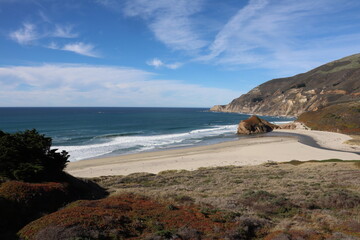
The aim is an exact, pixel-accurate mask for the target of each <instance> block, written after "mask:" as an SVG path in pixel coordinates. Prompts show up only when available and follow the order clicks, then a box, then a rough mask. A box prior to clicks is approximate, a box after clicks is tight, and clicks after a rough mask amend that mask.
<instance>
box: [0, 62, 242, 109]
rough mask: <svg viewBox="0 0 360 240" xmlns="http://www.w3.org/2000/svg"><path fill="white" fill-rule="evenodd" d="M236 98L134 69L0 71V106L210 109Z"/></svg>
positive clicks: (228, 92) (234, 94)
mask: <svg viewBox="0 0 360 240" xmlns="http://www.w3.org/2000/svg"><path fill="white" fill-rule="evenodd" d="M238 94H239V92H236V91H232V90H227V89H221V88H209V87H204V86H201V85H195V84H188V83H185V82H182V81H175V80H163V79H158V78H157V76H156V75H155V74H153V73H151V72H146V71H142V70H138V69H134V68H124V67H108V66H93V65H67V64H47V65H41V66H9V67H1V68H0V105H1V106H30V105H31V106H149V107H150V106H152V107H166V106H168V107H186V106H187V107H210V106H212V105H215V104H218V103H222V102H223V103H227V102H229V101H230V100H231V99H232V98H234V97H237V96H238ZM24 104H25V105H24ZM26 104H28V105H26Z"/></svg>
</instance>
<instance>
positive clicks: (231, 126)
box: [0, 107, 293, 161]
mask: <svg viewBox="0 0 360 240" xmlns="http://www.w3.org/2000/svg"><path fill="white" fill-rule="evenodd" d="M248 117H249V115H246V114H237V113H215V112H210V111H208V109H207V108H123V107H56V108H45V107H44V108H0V130H2V131H5V132H12V133H13V132H17V131H23V130H26V129H33V128H35V129H37V130H38V131H39V132H40V133H41V134H45V135H46V136H49V137H51V138H52V139H53V148H56V149H59V150H66V151H67V152H69V154H70V159H69V160H70V161H78V160H83V159H91V158H97V157H105V156H114V155H124V154H130V153H138V152H144V151H155V150H163V149H171V148H183V147H190V146H198V145H208V144H213V143H219V142H224V141H230V140H235V139H238V138H241V137H240V136H238V135H236V128H237V124H238V123H239V121H241V120H244V119H247V118H248ZM263 118H264V119H266V120H268V121H270V122H273V123H281V122H288V121H291V120H293V119H289V118H283V117H263ZM243 137H247V136H243Z"/></svg>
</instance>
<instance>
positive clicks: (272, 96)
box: [210, 54, 360, 116]
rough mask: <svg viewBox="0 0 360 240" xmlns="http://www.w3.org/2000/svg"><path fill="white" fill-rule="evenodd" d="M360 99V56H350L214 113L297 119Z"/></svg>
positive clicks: (253, 93)
mask: <svg viewBox="0 0 360 240" xmlns="http://www.w3.org/2000/svg"><path fill="white" fill-rule="evenodd" d="M357 99H360V54H355V55H351V56H348V57H345V58H342V59H339V60H336V61H333V62H330V63H327V64H325V65H322V66H320V67H318V68H315V69H313V70H311V71H309V72H307V73H303V74H299V75H296V76H293V77H288V78H279V79H273V80H271V81H268V82H265V83H263V84H261V85H259V86H257V87H255V88H254V89H252V90H251V91H250V92H248V93H246V94H243V95H241V96H240V97H239V98H236V99H234V100H233V101H232V102H231V103H229V104H227V105H216V106H214V107H212V108H211V109H210V110H211V111H219V112H241V113H248V114H259V115H276V116H298V115H300V114H301V113H303V112H306V111H316V110H317V109H319V108H322V107H324V106H327V105H329V104H333V103H340V102H349V101H354V100H357Z"/></svg>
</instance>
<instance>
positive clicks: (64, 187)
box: [0, 130, 107, 240]
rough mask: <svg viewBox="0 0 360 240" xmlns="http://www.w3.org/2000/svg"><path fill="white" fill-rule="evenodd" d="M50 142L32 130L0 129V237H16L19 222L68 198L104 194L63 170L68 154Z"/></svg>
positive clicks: (54, 207) (54, 209)
mask: <svg viewBox="0 0 360 240" xmlns="http://www.w3.org/2000/svg"><path fill="white" fill-rule="evenodd" d="M51 142H52V141H51V138H49V137H45V136H44V135H41V134H39V133H38V132H37V131H36V130H27V131H24V132H18V133H13V134H10V133H5V132H2V131H0V239H6V240H10V239H17V236H16V233H17V231H19V230H20V229H21V228H22V227H23V226H25V225H26V224H28V223H29V222H31V221H33V220H35V219H37V218H40V217H42V216H44V215H45V214H49V213H51V212H54V211H56V210H58V209H59V208H61V207H64V206H65V205H66V204H68V203H70V202H73V201H75V200H78V199H98V198H103V197H105V196H107V192H106V191H105V190H104V189H102V188H101V187H99V186H98V185H96V184H95V183H93V182H91V181H88V180H80V179H77V178H74V177H72V176H70V175H68V174H66V173H65V172H63V169H64V167H65V166H66V163H67V162H68V157H69V156H68V154H67V152H65V151H63V152H61V153H58V152H56V149H51Z"/></svg>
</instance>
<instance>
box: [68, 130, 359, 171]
mask: <svg viewBox="0 0 360 240" xmlns="http://www.w3.org/2000/svg"><path fill="white" fill-rule="evenodd" d="M275 132H280V133H281V132H286V133H297V134H302V135H306V136H309V137H312V138H313V139H315V141H316V142H317V143H318V144H319V145H320V146H323V147H325V148H330V149H334V150H329V149H321V148H315V147H311V146H308V145H305V144H302V143H300V142H298V139H297V138H296V137H267V136H266V135H265V136H263V137H258V138H248V139H240V140H237V141H231V142H224V143H219V144H214V145H209V146H199V147H191V148H184V149H173V150H165V151H156V152H146V153H137V154H130V155H125V156H116V157H107V158H100V159H91V160H82V161H77V162H71V163H69V165H68V167H67V168H66V171H67V172H69V173H70V174H72V175H74V176H76V177H98V176H106V175H127V174H131V173H135V172H149V173H158V172H160V171H164V170H175V169H177V170H180V169H185V170H195V169H198V168H200V167H216V166H226V165H237V166H239V165H242V166H243V165H258V164H261V163H265V162H268V161H275V162H284V161H291V160H300V161H306V160H324V159H330V158H338V159H343V160H360V155H359V154H356V153H360V147H359V146H350V145H346V144H344V142H345V141H347V140H349V139H351V137H349V136H347V135H344V134H339V133H331V132H322V131H310V130H302V129H297V130H276V131H275ZM337 150H342V151H337ZM343 151H351V152H343ZM354 152H356V153H354Z"/></svg>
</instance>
